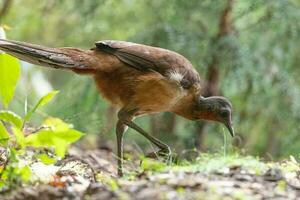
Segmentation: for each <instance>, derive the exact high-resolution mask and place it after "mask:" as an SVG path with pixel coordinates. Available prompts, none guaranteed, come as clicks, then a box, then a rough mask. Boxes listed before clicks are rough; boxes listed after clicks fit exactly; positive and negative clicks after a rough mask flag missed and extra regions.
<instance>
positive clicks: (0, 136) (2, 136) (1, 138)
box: [0, 122, 9, 146]
mask: <svg viewBox="0 0 300 200" xmlns="http://www.w3.org/2000/svg"><path fill="white" fill-rule="evenodd" d="M8 140H9V133H8V132H7V130H6V128H5V127H4V125H3V123H2V122H0V144H1V145H3V146H7V143H8Z"/></svg>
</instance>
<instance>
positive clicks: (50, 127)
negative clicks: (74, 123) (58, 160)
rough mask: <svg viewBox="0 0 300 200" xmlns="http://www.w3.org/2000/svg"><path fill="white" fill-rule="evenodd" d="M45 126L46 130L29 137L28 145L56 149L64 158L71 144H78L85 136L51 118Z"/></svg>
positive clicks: (60, 121)
mask: <svg viewBox="0 0 300 200" xmlns="http://www.w3.org/2000/svg"><path fill="white" fill-rule="evenodd" d="M43 125H44V126H46V130H41V131H38V132H37V133H35V134H31V135H29V136H27V137H26V138H25V142H26V144H27V145H29V146H34V147H54V149H55V152H56V154H57V155H58V156H60V157H64V155H65V152H66V149H67V148H68V145H69V144H71V143H73V142H76V141H77V140H79V139H80V138H81V136H82V135H83V134H82V133H81V132H79V131H76V130H75V129H72V128H71V126H70V125H69V124H66V123H65V122H63V121H62V120H60V119H55V118H49V119H47V120H46V121H45V122H44V123H43Z"/></svg>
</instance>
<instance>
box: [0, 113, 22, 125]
mask: <svg viewBox="0 0 300 200" xmlns="http://www.w3.org/2000/svg"><path fill="white" fill-rule="evenodd" d="M0 119H1V120H3V121H6V122H9V123H11V124H13V125H15V126H16V127H17V128H21V127H22V119H21V117H20V116H19V115H17V114H15V113H14V112H11V111H6V110H0Z"/></svg>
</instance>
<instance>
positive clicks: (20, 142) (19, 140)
mask: <svg viewBox="0 0 300 200" xmlns="http://www.w3.org/2000/svg"><path fill="white" fill-rule="evenodd" d="M12 131H13V133H14V135H15V137H16V142H17V144H18V145H20V146H21V148H24V147H25V136H24V134H23V132H22V131H21V130H20V129H18V128H16V127H13V128H12Z"/></svg>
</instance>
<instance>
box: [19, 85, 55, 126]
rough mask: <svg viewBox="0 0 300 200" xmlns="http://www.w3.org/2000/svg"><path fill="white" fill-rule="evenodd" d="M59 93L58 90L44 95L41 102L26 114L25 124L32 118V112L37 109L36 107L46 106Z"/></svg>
mask: <svg viewBox="0 0 300 200" xmlns="http://www.w3.org/2000/svg"><path fill="white" fill-rule="evenodd" d="M57 93H58V91H52V92H50V93H48V94H47V95H45V96H43V97H42V98H41V99H40V100H39V102H38V103H37V104H36V105H35V106H34V107H33V108H32V109H31V110H30V111H29V112H28V113H27V114H26V115H25V117H24V122H23V125H24V124H25V123H26V122H27V121H28V120H29V119H30V118H31V116H32V114H33V113H34V112H35V111H36V109H38V108H40V107H42V106H44V105H45V104H47V103H48V102H49V101H51V100H52V98H53V97H55V95H56V94H57Z"/></svg>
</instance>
